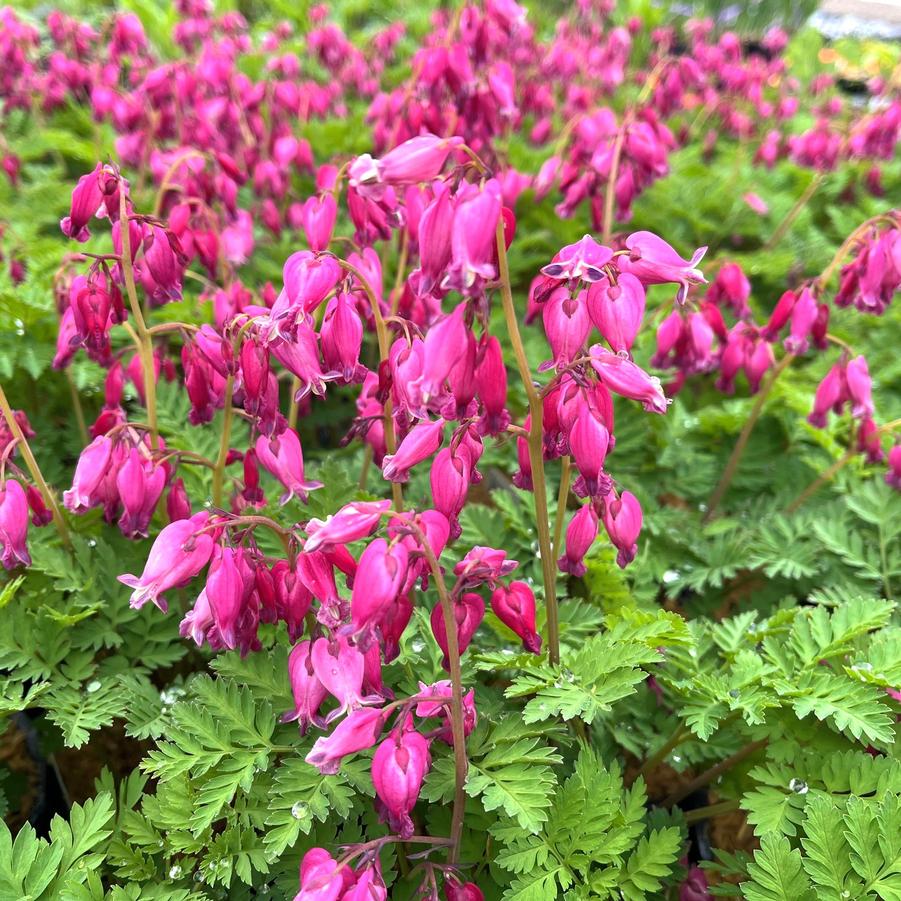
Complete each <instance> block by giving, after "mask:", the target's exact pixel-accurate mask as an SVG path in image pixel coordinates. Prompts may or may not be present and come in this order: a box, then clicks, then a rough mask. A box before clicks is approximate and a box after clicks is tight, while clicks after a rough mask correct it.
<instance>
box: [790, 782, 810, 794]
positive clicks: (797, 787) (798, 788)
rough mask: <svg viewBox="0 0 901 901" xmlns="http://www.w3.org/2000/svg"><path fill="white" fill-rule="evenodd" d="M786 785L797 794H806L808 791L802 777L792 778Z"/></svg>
mask: <svg viewBox="0 0 901 901" xmlns="http://www.w3.org/2000/svg"><path fill="white" fill-rule="evenodd" d="M788 787H789V790H790V791H793V792H794V793H795V794H797V795H806V794H807V792H808V791H809V789H808V786H807V783H806V782H805V781H804V780H803V779H792V781H791V782H789V783H788Z"/></svg>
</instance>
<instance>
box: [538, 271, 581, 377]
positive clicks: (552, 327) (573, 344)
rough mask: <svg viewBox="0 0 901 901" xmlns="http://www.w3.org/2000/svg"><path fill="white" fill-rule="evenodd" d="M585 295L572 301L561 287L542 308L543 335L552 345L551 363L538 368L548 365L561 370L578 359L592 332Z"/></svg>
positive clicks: (544, 367)
mask: <svg viewBox="0 0 901 901" xmlns="http://www.w3.org/2000/svg"><path fill="white" fill-rule="evenodd" d="M587 294H588V292H587V291H583V292H581V293H580V295H579V297H578V298H575V299H573V298H572V297H571V296H570V293H569V291H568V290H567V289H566V288H563V287H560V288H558V289H557V290H556V291H554V292H553V293H552V294H551V296H550V297H549V298H548V299H547V300H546V301H545V302H544V304H543V305H542V306H543V308H542V321H543V323H544V333H545V335H547V340H548V344H550V346H551V353H552V354H553V361H552V362H551V363H543V364H542V365H541V369H547V368H550V367H551V366H554V367H556V368H557V369H562V368H564V367H565V366H567V365H568V364H569V363H572V361H573V360H575V358H576V357H577V356H579V353H580V351H581V350H582V348H583V346H584V345H585V340H586V339H587V338H588V334H589V332H591V317H590V316H589V313H588V305H587V303H586V302H585V301H586V297H587Z"/></svg>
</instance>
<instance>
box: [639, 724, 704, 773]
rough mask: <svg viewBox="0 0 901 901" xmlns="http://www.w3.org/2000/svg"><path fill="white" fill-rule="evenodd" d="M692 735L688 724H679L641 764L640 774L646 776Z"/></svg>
mask: <svg viewBox="0 0 901 901" xmlns="http://www.w3.org/2000/svg"><path fill="white" fill-rule="evenodd" d="M690 737H691V729H689V728H688V727H687V726H683V725H679V726H678V727H677V728H676V731H675V732H673V734H672V735H671V736H670V737H669V738H668V739H667V740H666V741H665V742H664V743H663V744H662V745H661V746H660V747H659V748H658V749H657V750H656V751H655V752H654V753H653V754H651V756H650V757H648V759H647V760H645V762H644V763H643V764H642V765H641V769H640V770H639V771H638V775H639V776H646V775H647V774H648V773H650V772H652V771H653V770H654V769H656V768H657V767H658V766H659V765H660V764H661V763H662V762H663V761H664V760H665V759H666V757H667V756H668V755H669V753H670V751H672V750H673V748H676V747H678V746H679V745H681V744H682V742H683V741H687V740H688V739H689V738H690Z"/></svg>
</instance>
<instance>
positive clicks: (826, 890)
mask: <svg viewBox="0 0 901 901" xmlns="http://www.w3.org/2000/svg"><path fill="white" fill-rule="evenodd" d="M842 827H843V824H842V811H841V810H840V809H839V808H838V806H837V805H836V804H834V803H833V802H832V801H831V800H830V799H829V798H826V797H824V796H818V797H814V798H811V799H810V801H809V802H808V804H807V820H806V822H805V824H804V830H805V832H806V833H807V835H806V837H804V838H802V839H801V845H802V846H803V848H804V851H805V852H806V855H807V856H806V857H805V858H804V861H803V864H804V869H805V870H806V872H807V875H808V876H809V877H810V878H811V880H813V883H814V885H815V886H816V892H817V897H819V898H823V899H825V901H843V899H847V898H848V897H856V896H857V894H858V892H859V889H860V888H861V886H860V884H859V883H858V882H857V881H856V880H853V877H852V875H851V860H850V853H851V848H850V846H849V845H848V842H847V841H846V839H845V837H844V835H843V833H842ZM845 892H847V893H848V894H845Z"/></svg>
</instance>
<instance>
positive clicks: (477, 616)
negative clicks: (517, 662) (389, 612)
mask: <svg viewBox="0 0 901 901" xmlns="http://www.w3.org/2000/svg"><path fill="white" fill-rule="evenodd" d="M484 617H485V602H484V601H483V600H482V598H481V597H480V596H479V595H477V594H475V593H474V592H467V593H466V594H464V595H463V597H461V598H460V599H459V600H458V601H455V602H454V619H455V621H456V626H457V649H458V651H459V653H460V656H462V655H463V653H464V652H465V651H466V649H467V648H468V647H469V642H470V641H472V636H473V635H474V634H475V631H476V629H478V628H479V625H480V624H481V622H482V619H483V618H484ZM430 621H431V624H432V634H433V635H434V636H435V641H437V642H438V647H439V648H441V651H442V653H443V654H444V656H443V658H442V660H441V665H442V666H443V667H444V669H446V670H450V661H449V658H448V650H447V629H446V628H445V622H444V610H443V608H442V606H441V604H436V605H435V606H434V608H433V609H432V614H431V617H430Z"/></svg>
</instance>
